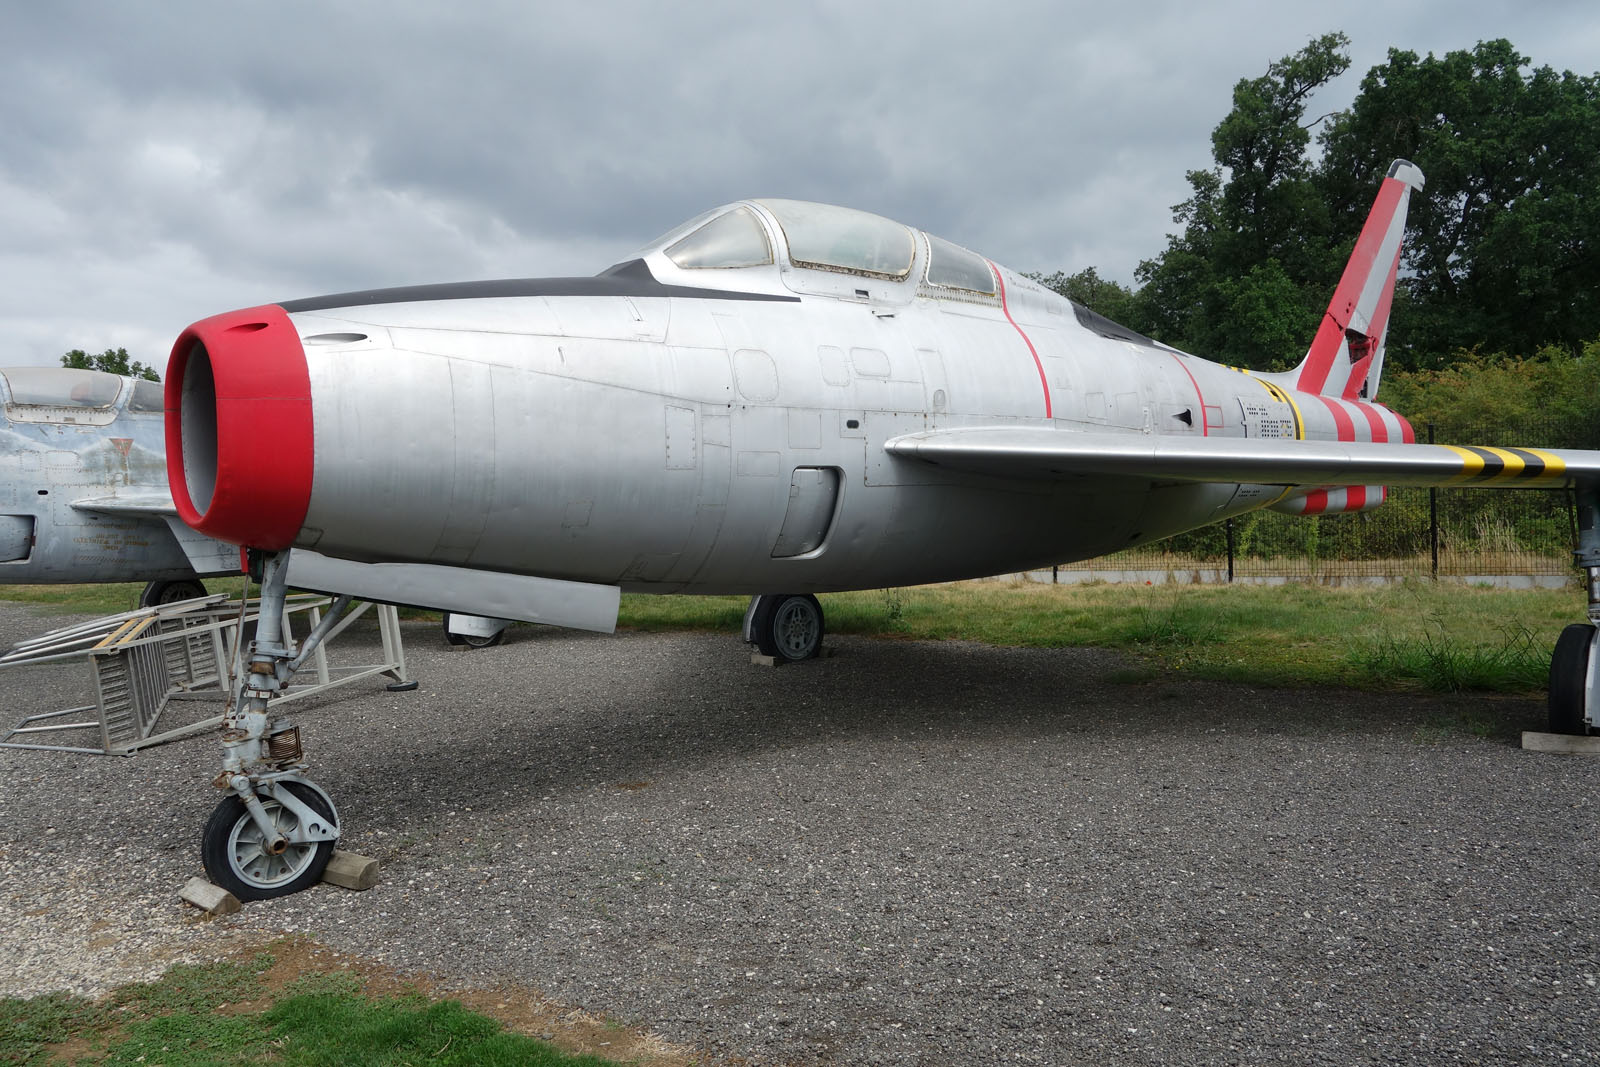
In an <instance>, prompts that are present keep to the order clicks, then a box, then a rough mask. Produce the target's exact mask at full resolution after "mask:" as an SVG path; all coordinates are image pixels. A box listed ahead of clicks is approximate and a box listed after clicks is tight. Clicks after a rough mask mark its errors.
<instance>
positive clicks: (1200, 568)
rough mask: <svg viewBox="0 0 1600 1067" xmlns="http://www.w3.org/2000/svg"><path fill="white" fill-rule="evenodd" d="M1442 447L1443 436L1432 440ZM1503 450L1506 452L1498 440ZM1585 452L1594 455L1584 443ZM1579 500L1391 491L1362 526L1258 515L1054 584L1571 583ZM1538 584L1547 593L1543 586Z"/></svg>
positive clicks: (1066, 569)
mask: <svg viewBox="0 0 1600 1067" xmlns="http://www.w3.org/2000/svg"><path fill="white" fill-rule="evenodd" d="M1424 432H1425V433H1427V434H1428V436H1429V439H1431V437H1432V434H1433V432H1434V428H1433V427H1432V426H1427V427H1425V428H1424ZM1568 437H1570V434H1569V433H1565V432H1558V431H1557V430H1556V429H1555V428H1551V427H1542V426H1533V427H1526V426H1525V427H1520V428H1517V429H1515V430H1513V431H1505V430H1501V431H1499V432H1495V433H1489V434H1483V435H1474V434H1473V433H1472V432H1471V431H1470V430H1469V431H1468V432H1466V433H1454V432H1453V433H1451V434H1450V435H1448V436H1445V435H1443V434H1441V435H1440V439H1441V440H1466V441H1473V442H1474V443H1489V444H1501V443H1506V444H1517V443H1526V442H1537V443H1539V444H1562V445H1566V444H1569V442H1568V441H1567V440H1565V439H1566V438H1568ZM1496 438H1500V440H1496ZM1577 443H1578V444H1579V446H1580V447H1592V443H1590V442H1587V441H1584V442H1577ZM1576 529H1577V526H1576V516H1575V512H1574V503H1573V498H1572V493H1571V492H1570V491H1569V490H1565V489H1556V490H1518V491H1508V490H1503V489H1390V490H1389V499H1388V500H1387V501H1386V502H1385V503H1384V504H1382V505H1381V506H1379V507H1378V508H1376V509H1374V510H1372V511H1367V512H1360V513H1357V514H1353V515H1319V516H1311V517H1308V516H1298V515H1283V514H1280V513H1278V512H1275V511H1257V512H1252V513H1250V514H1248V515H1243V516H1240V517H1238V518H1235V519H1230V520H1229V521H1228V522H1226V523H1222V524H1218V525H1215V526H1208V527H1205V528H1202V529H1199V530H1192V531H1190V532H1188V533H1184V534H1179V535H1177V536H1175V537H1169V538H1167V539H1165V540H1163V541H1157V542H1155V543H1153V544H1149V545H1145V546H1142V547H1140V548H1135V549H1129V550H1127V551H1124V552H1118V553H1115V554H1113V555H1110V556H1102V557H1100V558H1099V559H1093V560H1085V561H1083V562H1079V563H1071V564H1063V565H1062V566H1060V567H1058V568H1055V570H1054V573H1053V575H1052V577H1054V578H1055V579H1056V580H1059V581H1082V580H1084V578H1085V577H1105V578H1110V579H1112V580H1115V579H1116V578H1117V577H1121V578H1123V579H1124V580H1126V578H1127V576H1128V575H1130V574H1132V575H1134V576H1137V577H1140V578H1141V579H1143V580H1151V581H1154V580H1161V581H1194V582H1222V581H1261V580H1267V581H1272V580H1299V581H1325V582H1345V581H1361V580H1363V579H1368V580H1378V579H1388V578H1414V577H1420V578H1430V577H1431V578H1465V579H1478V578H1483V579H1493V578H1519V577H1521V578H1529V579H1537V578H1546V579H1552V580H1554V579H1562V580H1564V579H1566V578H1568V577H1570V576H1571V575H1572V574H1573V573H1574V571H1573V566H1572V547H1573V544H1574V539H1575V537H1576ZM1535 584H1546V583H1544V582H1539V583H1535Z"/></svg>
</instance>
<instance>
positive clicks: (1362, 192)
mask: <svg viewBox="0 0 1600 1067" xmlns="http://www.w3.org/2000/svg"><path fill="white" fill-rule="evenodd" d="M1529 64H1530V61H1529V59H1528V58H1527V57H1526V56H1523V55H1520V54H1518V53H1517V51H1516V49H1514V48H1513V47H1512V46H1511V43H1510V42H1509V41H1505V40H1495V41H1485V42H1480V43H1479V44H1478V45H1477V46H1476V47H1474V48H1473V49H1472V50H1471V51H1457V52H1450V53H1447V54H1446V55H1445V56H1443V57H1442V58H1436V57H1434V56H1433V55H1431V54H1430V55H1429V56H1428V57H1427V58H1425V59H1419V58H1418V57H1417V55H1416V53H1414V52H1406V51H1399V50H1394V49H1391V50H1390V52H1389V56H1388V60H1387V62H1386V63H1384V64H1382V65H1380V66H1377V67H1374V68H1373V69H1372V70H1371V71H1370V72H1369V73H1368V74H1367V76H1366V78H1365V79H1364V80H1363V81H1362V83H1361V93H1360V95H1359V96H1358V97H1357V98H1356V100H1355V103H1354V105H1353V106H1352V107H1351V109H1350V111H1348V112H1346V113H1344V114H1342V115H1339V116H1338V117H1337V118H1336V119H1335V121H1334V122H1333V123H1331V124H1330V126H1329V127H1328V129H1327V130H1326V131H1325V134H1324V136H1323V143H1324V156H1323V161H1322V166H1321V169H1320V184H1321V186H1322V189H1323V193H1324V197H1325V199H1326V201H1327V203H1328V205H1329V210H1330V212H1332V213H1333V214H1334V215H1335V216H1337V217H1340V218H1342V219H1349V220H1354V219H1357V218H1359V217H1360V215H1362V214H1364V213H1365V210H1366V207H1367V205H1368V204H1370V203H1371V198H1372V192H1371V191H1372V189H1374V188H1375V187H1376V185H1377V182H1378V179H1379V178H1380V177H1381V176H1382V173H1383V171H1384V168H1386V167H1387V166H1388V164H1389V161H1390V160H1392V159H1395V158H1405V159H1410V160H1411V161H1412V162H1414V163H1416V164H1417V165H1418V166H1419V167H1421V168H1422V171H1423V173H1424V174H1425V175H1426V176H1427V182H1428V185H1427V189H1426V191H1425V193H1424V194H1423V195H1421V196H1416V197H1413V198H1412V201H1411V214H1410V216H1409V219H1408V223H1407V234H1406V252H1405V258H1404V262H1403V266H1404V267H1405V269H1406V274H1405V277H1404V279H1403V286H1404V290H1405V293H1404V296H1405V298H1406V299H1405V303H1404V306H1403V307H1402V308H1397V314H1402V313H1403V317H1401V318H1399V319H1398V322H1399V323H1401V329H1400V330H1399V331H1397V340H1398V342H1399V343H1398V345H1391V347H1390V357H1389V358H1390V359H1391V360H1398V361H1399V363H1400V364H1401V365H1405V364H1408V363H1409V364H1410V365H1413V366H1439V365H1442V364H1443V363H1444V362H1446V361H1447V360H1448V359H1449V358H1450V357H1451V356H1452V355H1453V354H1454V353H1455V352H1456V351H1458V350H1460V349H1473V348H1480V347H1481V348H1482V349H1485V350H1489V351H1505V352H1521V353H1528V352H1533V351H1536V350H1537V349H1538V348H1539V347H1540V346H1541V345H1544V344H1557V345H1561V346H1563V347H1564V348H1565V349H1566V350H1567V351H1568V353H1569V354H1571V355H1576V354H1577V353H1578V352H1579V350H1580V348H1581V346H1582V344H1583V343H1584V342H1585V341H1588V340H1592V339H1593V338H1595V337H1597V336H1600V198H1597V197H1596V196H1595V195H1594V194H1595V191H1596V190H1597V189H1600V76H1593V75H1591V76H1588V77H1580V76H1578V75H1575V74H1572V73H1571V72H1564V73H1561V74H1557V73H1556V72H1555V71H1554V70H1552V69H1551V68H1550V67H1539V68H1537V69H1533V70H1529V69H1528V68H1529ZM1343 225H1345V226H1346V227H1347V228H1348V227H1349V226H1353V225H1358V223H1356V222H1354V221H1347V222H1345V223H1343ZM1393 365H1395V364H1394V363H1391V366H1393Z"/></svg>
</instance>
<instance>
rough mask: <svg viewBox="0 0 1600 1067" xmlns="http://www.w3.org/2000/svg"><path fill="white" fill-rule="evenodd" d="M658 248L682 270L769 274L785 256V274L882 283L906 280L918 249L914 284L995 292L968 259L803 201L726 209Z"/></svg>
mask: <svg viewBox="0 0 1600 1067" xmlns="http://www.w3.org/2000/svg"><path fill="white" fill-rule="evenodd" d="M685 231H687V232H685ZM663 243H664V245H665V247H662V248H661V252H662V254H663V255H665V256H666V257H667V258H668V259H669V260H671V261H672V263H673V264H675V265H676V266H678V267H681V268H683V269H685V270H736V269H744V268H750V267H770V266H773V265H774V264H775V263H776V262H777V261H778V258H779V255H780V254H783V253H786V259H787V265H788V266H789V267H797V268H802V269H808V270H820V271H829V272H833V273H838V274H854V275H857V276H860V277H866V278H879V279H883V280H886V281H904V280H906V279H908V278H910V277H911V276H912V273H913V269H914V268H915V267H916V266H917V265H918V259H919V256H918V251H919V247H920V248H923V249H926V252H925V254H924V255H922V256H921V257H920V258H921V267H922V270H921V273H920V277H919V278H918V279H917V280H918V281H919V282H920V283H921V284H923V285H926V286H929V287H931V288H933V289H935V290H940V289H944V290H958V291H960V292H964V293H970V294H978V295H986V296H992V295H993V294H994V293H995V291H996V290H995V278H994V272H993V271H992V270H991V269H990V267H989V263H988V261H987V260H985V259H984V258H983V257H982V256H980V255H978V254H977V253H975V252H971V251H969V250H967V249H965V248H962V247H961V246H960V245H956V244H951V243H950V242H949V241H945V240H942V239H941V238H938V237H934V236H932V235H931V234H926V233H923V232H922V231H920V230H914V229H912V228H911V227H909V226H905V225H902V224H901V223H898V222H894V221H893V220H891V219H886V218H884V217H883V216H881V215H874V214H872V213H871V212H867V211H857V210H855V209H853V208H846V207H835V206H833V205H831V204H814V203H811V202H809V201H805V200H777V199H763V200H751V201H747V202H745V203H743V204H734V205H732V206H730V207H727V208H723V209H720V210H719V211H715V212H711V213H710V214H709V215H706V216H701V217H700V218H699V219H695V220H692V221H691V222H689V223H686V224H685V225H684V226H682V227H680V228H679V229H678V230H676V231H673V233H671V234H669V235H668V236H667V237H666V238H664V239H663V241H662V242H658V246H659V245H660V244H663ZM780 245H781V247H782V249H783V253H780V252H779V251H777V248H778V246H780Z"/></svg>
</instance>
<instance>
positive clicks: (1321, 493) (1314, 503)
mask: <svg viewBox="0 0 1600 1067" xmlns="http://www.w3.org/2000/svg"><path fill="white" fill-rule="evenodd" d="M1327 510H1328V491H1327V490H1326V489H1313V490H1311V492H1309V493H1307V494H1306V510H1305V511H1304V512H1302V514H1304V515H1321V514H1322V513H1323V512H1324V511H1327Z"/></svg>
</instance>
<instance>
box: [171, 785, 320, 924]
mask: <svg viewBox="0 0 1600 1067" xmlns="http://www.w3.org/2000/svg"><path fill="white" fill-rule="evenodd" d="M276 790H277V791H278V792H279V794H280V796H281V794H282V793H283V792H288V793H289V794H290V796H291V797H292V799H279V797H275V796H265V795H263V796H261V798H260V800H261V807H262V809H263V810H264V811H265V813H266V817H267V820H268V821H269V822H270V823H271V824H272V826H273V828H274V831H275V832H274V833H273V834H272V835H270V836H269V835H268V833H267V832H266V831H265V830H264V829H263V828H262V827H261V826H260V824H259V823H258V822H257V821H256V818H255V816H254V815H252V814H251V812H250V809H249V808H248V807H247V806H246V805H245V802H244V801H243V800H242V799H240V798H239V797H238V796H229V797H224V798H223V799H222V802H221V803H220V804H218V805H217V806H216V809H215V810H214V811H212V813H211V818H210V819H208V820H207V821H206V828H205V832H204V834H202V835H201V842H200V858H201V860H202V862H203V863H204V864H205V868H206V877H207V878H208V879H210V880H211V883H212V884H213V885H216V886H220V887H222V888H223V889H226V890H227V891H228V892H230V893H232V894H233V895H234V896H235V897H238V898H239V899H240V900H270V899H271V898H273V897H282V896H287V895H289V894H290V893H298V892H299V891H300V890H302V889H306V888H309V887H310V886H313V885H315V884H316V883H317V881H318V880H319V879H321V877H322V871H323V869H324V868H325V867H327V866H328V858H329V857H330V856H332V855H333V842H334V838H333V837H332V836H327V835H329V834H336V833H337V828H338V819H337V818H336V817H335V815H334V812H333V805H332V803H331V802H330V801H329V800H328V799H327V797H326V796H325V795H323V793H322V791H321V790H319V789H317V788H315V787H314V786H312V785H310V784H309V783H305V782H281V783H279V784H278V785H277V786H276ZM263 792H264V790H263ZM318 838H320V840H319V839H318Z"/></svg>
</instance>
